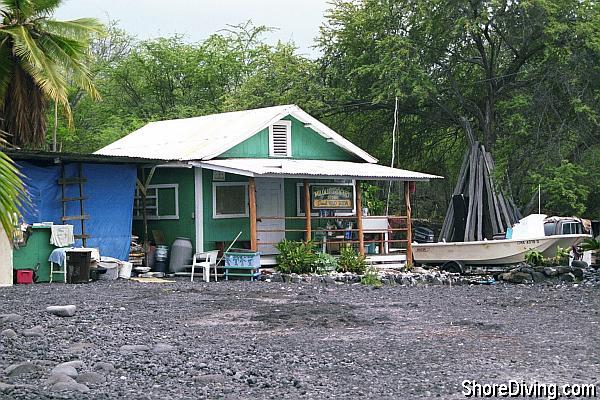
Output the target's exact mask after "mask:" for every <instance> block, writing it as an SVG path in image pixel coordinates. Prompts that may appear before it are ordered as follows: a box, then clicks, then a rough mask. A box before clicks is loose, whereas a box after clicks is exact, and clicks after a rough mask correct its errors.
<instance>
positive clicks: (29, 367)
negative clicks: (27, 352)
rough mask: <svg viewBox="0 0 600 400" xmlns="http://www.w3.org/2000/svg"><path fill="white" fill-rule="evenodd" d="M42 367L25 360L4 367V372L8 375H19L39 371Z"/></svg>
mask: <svg viewBox="0 0 600 400" xmlns="http://www.w3.org/2000/svg"><path fill="white" fill-rule="evenodd" d="M39 369H40V367H38V366H37V365H35V364H34V363H32V362H29V361H25V362H21V363H17V364H12V365H9V366H8V367H6V369H4V373H5V374H6V375H7V376H18V375H21V374H28V373H30V372H38V371H39Z"/></svg>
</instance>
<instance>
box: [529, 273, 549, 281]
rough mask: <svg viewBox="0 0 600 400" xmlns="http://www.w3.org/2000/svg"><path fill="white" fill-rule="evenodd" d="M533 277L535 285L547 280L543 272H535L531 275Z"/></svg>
mask: <svg viewBox="0 0 600 400" xmlns="http://www.w3.org/2000/svg"><path fill="white" fill-rule="evenodd" d="M531 277H532V278H533V281H534V282H535V283H542V282H544V281H545V280H546V275H544V274H542V273H541V272H536V271H533V272H532V273H531Z"/></svg>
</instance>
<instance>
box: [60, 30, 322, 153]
mask: <svg viewBox="0 0 600 400" xmlns="http://www.w3.org/2000/svg"><path fill="white" fill-rule="evenodd" d="M267 31H268V29H267V28H266V27H264V26H254V25H252V24H251V23H249V22H248V23H244V24H240V25H236V26H232V27H229V28H228V29H227V30H224V31H221V32H219V33H217V34H214V35H211V36H210V37H208V38H207V39H206V40H204V41H203V42H200V43H186V42H185V41H184V39H183V38H182V37H180V36H175V37H170V38H159V39H156V40H148V41H141V42H138V41H136V40H135V39H134V38H132V37H130V36H128V35H127V34H126V33H125V32H123V31H121V30H119V29H118V28H117V27H116V26H115V25H114V24H110V25H109V29H108V35H107V36H106V37H103V38H99V39H97V40H95V41H94V42H93V43H92V50H93V56H94V59H95V61H94V63H93V64H92V65H91V70H92V73H93V76H94V81H95V82H96V85H97V87H98V90H99V92H100V93H101V94H102V98H103V101H102V102H94V101H91V100H90V99H89V98H87V97H80V96H79V93H80V92H79V91H76V90H73V91H72V94H71V97H70V98H71V103H72V104H74V110H75V114H74V118H75V129H70V128H69V127H68V126H61V127H60V129H59V134H58V136H59V138H60V141H61V142H62V143H63V144H64V149H66V150H72V151H73V150H74V151H83V152H91V151H95V150H97V149H98V148H100V147H102V146H105V145H107V144H109V143H111V142H113V141H115V140H117V139H119V138H120V137H122V136H124V135H126V134H128V133H129V132H131V131H133V130H135V129H137V128H139V127H141V126H143V125H144V124H145V123H147V122H150V121H154V120H160V119H174V118H186V117H196V116H201V115H206V114H212V113H218V112H225V111H233V110H240V109H247V108H256V107H265V106H270V105H274V104H283V103H297V104H300V105H301V106H303V107H307V109H308V110H312V109H316V108H319V107H322V103H320V102H319V99H318V96H319V94H320V91H319V89H320V88H321V86H320V84H319V82H318V81H317V80H316V78H315V76H317V74H316V69H317V68H316V67H317V64H316V63H315V62H313V61H310V60H308V59H306V58H304V57H302V56H299V55H298V54H296V52H295V47H294V46H293V44H290V43H288V44H285V43H278V44H276V45H274V46H271V45H268V44H266V43H264V41H263V34H264V33H265V32H267Z"/></svg>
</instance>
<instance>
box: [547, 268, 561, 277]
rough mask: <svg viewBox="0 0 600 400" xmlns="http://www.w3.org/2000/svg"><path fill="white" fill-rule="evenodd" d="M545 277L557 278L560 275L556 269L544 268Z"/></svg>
mask: <svg viewBox="0 0 600 400" xmlns="http://www.w3.org/2000/svg"><path fill="white" fill-rule="evenodd" d="M543 272H544V275H546V276H556V275H558V271H557V270H556V268H554V267H544V270H543Z"/></svg>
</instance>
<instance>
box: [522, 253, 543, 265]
mask: <svg viewBox="0 0 600 400" xmlns="http://www.w3.org/2000/svg"><path fill="white" fill-rule="evenodd" d="M525 262H526V263H527V264H529V265H533V266H534V267H535V266H539V265H543V263H544V256H543V255H542V253H540V252H539V251H537V250H529V251H528V252H527V253H525Z"/></svg>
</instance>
